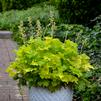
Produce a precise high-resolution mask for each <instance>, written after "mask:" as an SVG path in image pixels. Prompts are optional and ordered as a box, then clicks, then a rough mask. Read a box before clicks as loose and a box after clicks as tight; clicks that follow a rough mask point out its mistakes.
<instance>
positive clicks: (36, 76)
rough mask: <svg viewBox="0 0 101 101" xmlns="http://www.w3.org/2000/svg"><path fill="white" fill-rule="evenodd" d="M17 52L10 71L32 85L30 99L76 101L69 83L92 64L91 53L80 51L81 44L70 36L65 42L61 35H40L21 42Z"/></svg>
mask: <svg viewBox="0 0 101 101" xmlns="http://www.w3.org/2000/svg"><path fill="white" fill-rule="evenodd" d="M16 55H17V56H16V59H15V61H14V62H12V63H11V65H10V66H9V67H8V70H7V71H8V72H9V74H10V76H12V77H13V78H14V79H16V80H18V82H19V85H27V86H29V87H30V94H31V99H30V101H55V100H56V101H72V95H73V92H72V89H71V88H70V87H68V86H69V85H70V84H75V83H78V81H79V80H80V79H81V78H82V76H83V73H84V72H86V71H88V70H90V68H92V66H91V65H90V63H89V57H88V56H87V55H85V54H79V53H78V49H77V44H76V43H73V42H72V41H70V40H66V41H65V42H64V43H62V42H61V41H60V40H59V39H57V38H52V37H44V38H41V37H37V38H35V39H30V41H29V42H28V44H26V45H23V46H21V47H20V48H19V49H18V51H17V53H16ZM59 90H60V91H59ZM52 92H53V93H52ZM59 92H60V93H59ZM32 93H34V95H32ZM55 93H56V96H55ZM38 94H39V95H38ZM49 95H50V96H49ZM41 96H42V98H41ZM69 97H70V98H69ZM66 98H67V99H66Z"/></svg>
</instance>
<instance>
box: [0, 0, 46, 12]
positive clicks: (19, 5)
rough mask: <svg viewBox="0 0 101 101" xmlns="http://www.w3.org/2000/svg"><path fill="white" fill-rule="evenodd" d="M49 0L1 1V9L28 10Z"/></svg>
mask: <svg viewBox="0 0 101 101" xmlns="http://www.w3.org/2000/svg"><path fill="white" fill-rule="evenodd" d="M44 1H47V0H0V7H1V10H2V11H8V10H11V9H26V8H28V7H31V6H32V5H34V4H37V3H41V2H44Z"/></svg>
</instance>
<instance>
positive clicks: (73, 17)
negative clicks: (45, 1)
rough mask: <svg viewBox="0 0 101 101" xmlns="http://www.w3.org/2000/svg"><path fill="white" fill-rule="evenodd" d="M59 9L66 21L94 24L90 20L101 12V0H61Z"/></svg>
mask: <svg viewBox="0 0 101 101" xmlns="http://www.w3.org/2000/svg"><path fill="white" fill-rule="evenodd" d="M59 1H60V2H58V1H57V3H58V9H59V14H60V17H61V19H62V20H63V22H64V23H72V24H73V23H76V24H83V25H86V26H90V25H93V23H92V22H91V21H90V20H92V19H94V18H95V17H96V16H98V15H99V14H101V1H100V0H59Z"/></svg>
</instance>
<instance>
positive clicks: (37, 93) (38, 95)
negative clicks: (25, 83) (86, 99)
mask: <svg viewBox="0 0 101 101" xmlns="http://www.w3.org/2000/svg"><path fill="white" fill-rule="evenodd" d="M72 98H73V91H72V90H71V89H70V88H68V87H67V88H64V87H62V88H61V89H60V90H58V91H56V92H53V93H51V92H50V91H49V90H48V89H45V88H40V87H32V88H31V89H30V90H29V99H30V100H29V101H72Z"/></svg>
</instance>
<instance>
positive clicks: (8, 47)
mask: <svg viewBox="0 0 101 101" xmlns="http://www.w3.org/2000/svg"><path fill="white" fill-rule="evenodd" d="M16 47H17V45H16V43H15V42H13V41H11V39H8V37H6V39H5V38H3V39H0V101H28V89H27V88H24V91H23V95H21V94H20V91H19V88H18V86H17V82H16V81H14V80H13V79H12V78H10V77H9V76H8V74H7V73H6V72H5V70H6V68H7V66H8V65H9V64H10V62H11V61H13V60H14V58H15V54H14V52H13V50H14V49H16Z"/></svg>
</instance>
